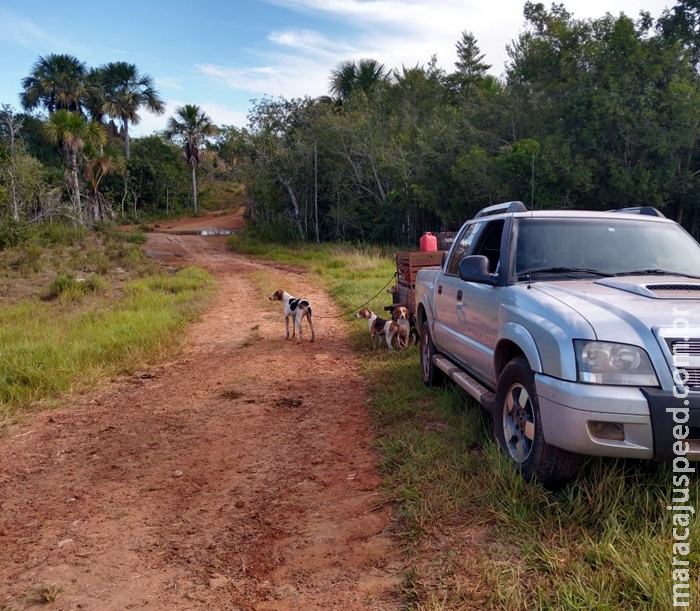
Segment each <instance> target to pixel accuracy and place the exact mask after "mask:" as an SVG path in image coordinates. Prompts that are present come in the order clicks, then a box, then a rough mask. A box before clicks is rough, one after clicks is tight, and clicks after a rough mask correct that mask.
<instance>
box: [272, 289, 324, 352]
mask: <svg viewBox="0 0 700 611" xmlns="http://www.w3.org/2000/svg"><path fill="white" fill-rule="evenodd" d="M269 300H270V301H281V302H282V303H283V304H284V327H285V329H286V331H287V339H289V319H290V318H291V319H292V339H293V338H294V336H295V335H296V332H297V329H298V330H299V336H298V337H297V341H296V343H297V344H298V343H299V342H300V341H301V321H302V320H303V319H304V318H306V320H307V321H308V323H309V328H310V329H311V341H314V340H315V339H316V333H315V332H314V324H313V323H312V322H311V303H309V300H308V299H297V298H296V297H292V296H291V295H290V294H289V293H288V292H287V291H283V290H282V289H280V290H279V291H275V292H274V293H272V295H270V297H269Z"/></svg>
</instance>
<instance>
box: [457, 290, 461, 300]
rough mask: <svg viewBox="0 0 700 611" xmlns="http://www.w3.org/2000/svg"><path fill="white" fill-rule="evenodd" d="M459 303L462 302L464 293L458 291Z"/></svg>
mask: <svg viewBox="0 0 700 611" xmlns="http://www.w3.org/2000/svg"><path fill="white" fill-rule="evenodd" d="M457 301H462V291H461V290H460V291H457Z"/></svg>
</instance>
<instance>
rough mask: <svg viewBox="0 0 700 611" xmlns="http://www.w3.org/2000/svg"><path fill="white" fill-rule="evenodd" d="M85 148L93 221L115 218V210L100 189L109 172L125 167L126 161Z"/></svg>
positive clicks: (86, 176) (86, 172) (86, 175)
mask: <svg viewBox="0 0 700 611" xmlns="http://www.w3.org/2000/svg"><path fill="white" fill-rule="evenodd" d="M89 148H90V149H91V150H89V151H88V148H87V147H86V149H85V178H86V179H87V181H88V184H89V187H90V193H89V195H88V200H89V202H90V216H91V218H92V220H93V221H95V222H96V223H100V222H102V221H106V220H111V219H113V218H114V210H112V208H111V207H110V205H109V203H108V202H107V200H106V199H105V197H104V195H103V194H102V192H101V191H100V184H101V183H102V179H103V178H104V177H105V176H107V175H108V174H113V173H115V172H118V171H120V170H122V169H123V165H124V161H123V159H122V160H121V163H120V161H119V160H117V159H115V158H114V157H112V156H111V155H105V154H103V153H101V152H99V153H98V151H97V149H93V147H89Z"/></svg>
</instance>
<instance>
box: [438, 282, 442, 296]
mask: <svg viewBox="0 0 700 611" xmlns="http://www.w3.org/2000/svg"><path fill="white" fill-rule="evenodd" d="M438 295H442V284H439V285H438Z"/></svg>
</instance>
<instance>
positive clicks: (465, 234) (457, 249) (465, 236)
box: [445, 223, 479, 276]
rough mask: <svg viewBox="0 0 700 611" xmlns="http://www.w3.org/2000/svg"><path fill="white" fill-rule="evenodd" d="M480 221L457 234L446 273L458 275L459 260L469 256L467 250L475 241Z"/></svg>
mask: <svg viewBox="0 0 700 611" xmlns="http://www.w3.org/2000/svg"><path fill="white" fill-rule="evenodd" d="M478 227H479V224H478V223H472V224H471V225H467V226H466V227H465V228H464V230H463V231H462V233H461V234H460V235H459V236H457V239H456V240H455V241H454V245H453V246H452V252H451V253H450V259H449V260H448V261H447V266H446V268H445V273H446V274H451V275H453V276H456V275H457V270H458V268H459V262H460V261H461V260H462V259H464V257H466V256H467V251H468V250H469V248H470V247H471V245H472V242H473V241H474V237H475V236H476V233H477V231H476V230H477V228H478Z"/></svg>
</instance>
